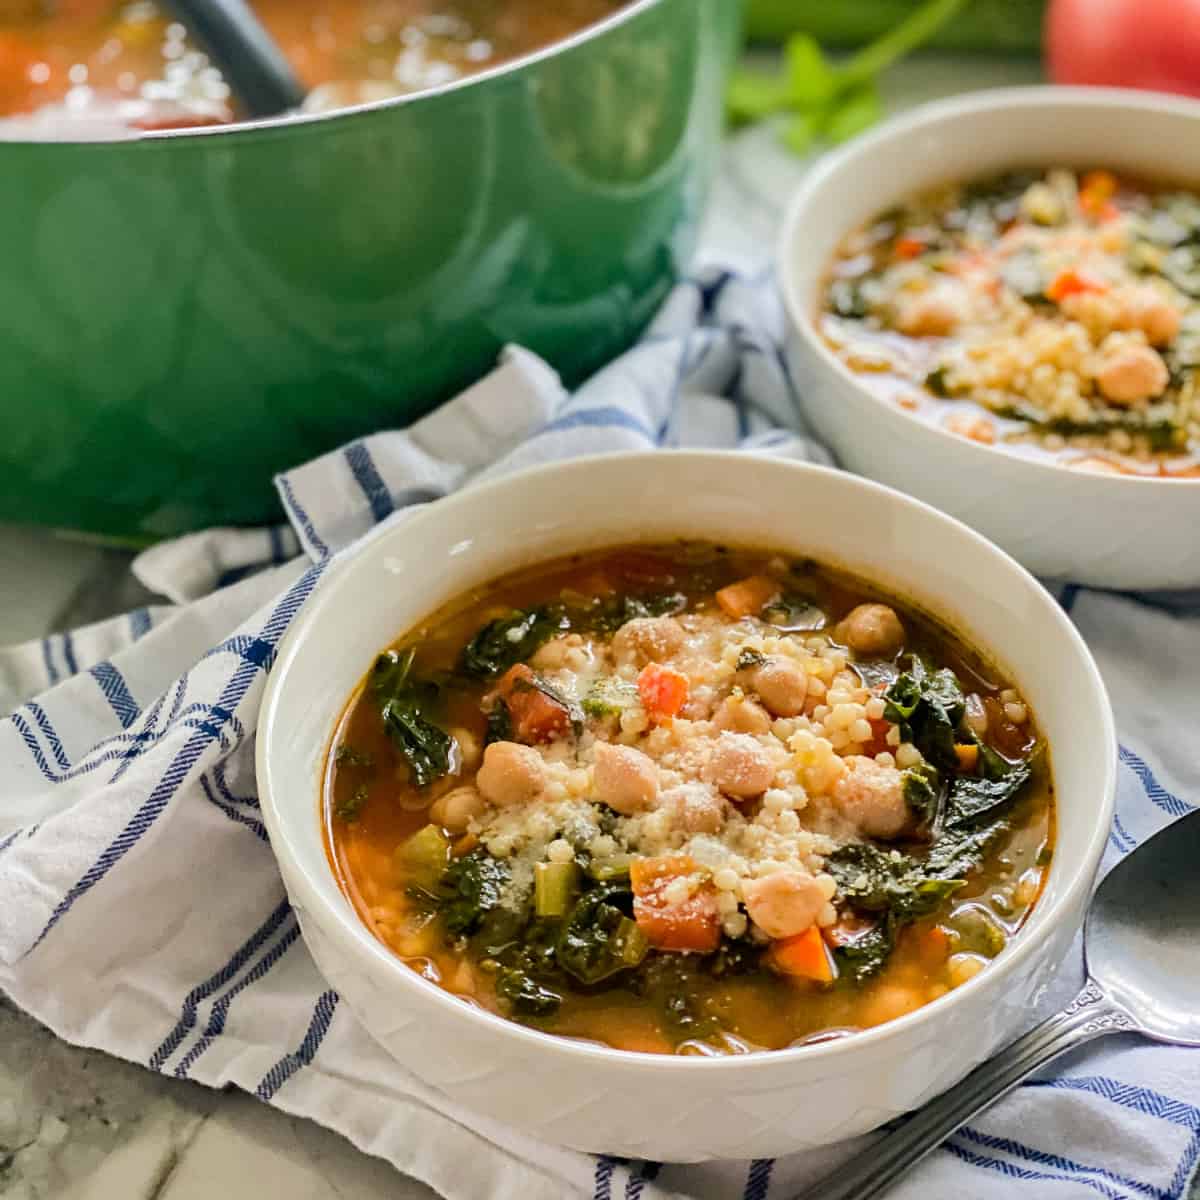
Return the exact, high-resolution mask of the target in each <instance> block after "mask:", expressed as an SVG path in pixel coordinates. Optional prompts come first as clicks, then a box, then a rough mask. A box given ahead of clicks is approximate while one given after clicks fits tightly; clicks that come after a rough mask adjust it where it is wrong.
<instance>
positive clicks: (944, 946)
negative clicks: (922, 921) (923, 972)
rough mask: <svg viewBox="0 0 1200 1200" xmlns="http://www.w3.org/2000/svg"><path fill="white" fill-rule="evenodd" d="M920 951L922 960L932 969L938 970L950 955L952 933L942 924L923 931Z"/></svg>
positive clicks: (919, 944)
mask: <svg viewBox="0 0 1200 1200" xmlns="http://www.w3.org/2000/svg"><path fill="white" fill-rule="evenodd" d="M918 952H919V953H920V955H921V960H922V962H923V963H924V964H925V965H926V966H927V967H928V968H929V969H930V970H931V971H932V970H936V969H937V968H938V967H941V966H943V965H944V964H945V962H946V959H948V958H949V957H950V934H949V933H948V932H947V931H946V930H945V929H943V928H942V927H941V926H940V925H935V926H934V927H933V928H932V929H927V930H924V931H922V933H921V935H920V938H919V941H918Z"/></svg>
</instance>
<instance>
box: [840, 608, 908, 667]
mask: <svg viewBox="0 0 1200 1200" xmlns="http://www.w3.org/2000/svg"><path fill="white" fill-rule="evenodd" d="M835 632H836V636H837V638H838V640H839V641H842V642H844V643H845V644H846V645H847V646H849V647H850V649H851V650H853V651H854V653H855V654H862V655H864V656H866V657H869V658H891V657H892V656H893V655H895V654H898V653H899V652H900V650H901V649H903V647H904V626H903V625H902V624H901V623H900V618H899V617H898V616H896V612H895V609H892V608H889V607H888V605H886V604H860V605H859V606H858V607H857V608H853V609H851V610H850V612H848V613H847V614H846V616H845V617H843V618H842V620H841V621H840V622H839V624H838V627H837V630H836V631H835Z"/></svg>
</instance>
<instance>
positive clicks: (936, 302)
mask: <svg viewBox="0 0 1200 1200" xmlns="http://www.w3.org/2000/svg"><path fill="white" fill-rule="evenodd" d="M965 316H966V312H965V306H964V304H963V297H962V295H961V293H960V292H959V291H958V290H957V289H956V288H952V287H950V286H947V285H944V284H943V285H941V286H934V287H931V288H929V289H928V290H926V291H924V292H918V293H917V294H916V295H914V296H906V297H904V298H903V299H902V300H901V302H900V304H899V306H898V308H897V311H896V328H897V329H898V330H899V331H900V332H901V333H906V334H908V336H909V337H946V336H947V334H950V333H953V332H954V330H955V329H956V328H957V327H958V324H959V322H960V321H962V320H963V318H964V317H965Z"/></svg>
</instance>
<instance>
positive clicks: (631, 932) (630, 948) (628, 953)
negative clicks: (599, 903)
mask: <svg viewBox="0 0 1200 1200" xmlns="http://www.w3.org/2000/svg"><path fill="white" fill-rule="evenodd" d="M614 940H615V942H616V944H617V947H618V949H619V953H620V955H621V960H622V961H623V962H624V963H625V965H626V966H627V967H636V966H637V965H638V963H640V962H641V961H642V959H643V958H645V957H646V955H647V954H648V953H649V951H650V943H649V942H648V941H647V940H646V935H645V934H644V933H643V932H642V931H641V930H640V929H639V928H638V926H637V922H636V921H631V920H630V919H629V918H628V917H623V918H622V920H621V923H620V925H618V926H617V932H616V937H615V938H614Z"/></svg>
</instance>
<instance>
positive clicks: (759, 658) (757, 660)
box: [737, 650, 767, 671]
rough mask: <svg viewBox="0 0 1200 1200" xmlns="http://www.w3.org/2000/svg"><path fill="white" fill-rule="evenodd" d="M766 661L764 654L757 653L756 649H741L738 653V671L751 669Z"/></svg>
mask: <svg viewBox="0 0 1200 1200" xmlns="http://www.w3.org/2000/svg"><path fill="white" fill-rule="evenodd" d="M766 661H767V656H766V655H765V654H759V652H758V651H757V650H743V651H742V652H741V654H739V655H738V659H737V669H738V670H739V671H752V670H754V668H755V667H761V666H762V665H763V663H765V662H766Z"/></svg>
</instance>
